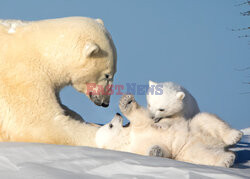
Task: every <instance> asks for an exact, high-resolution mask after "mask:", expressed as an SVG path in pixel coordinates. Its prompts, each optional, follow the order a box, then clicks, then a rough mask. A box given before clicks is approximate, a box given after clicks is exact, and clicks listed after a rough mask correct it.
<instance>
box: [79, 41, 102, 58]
mask: <svg viewBox="0 0 250 179" xmlns="http://www.w3.org/2000/svg"><path fill="white" fill-rule="evenodd" d="M99 50H100V48H99V47H98V45H96V44H95V43H92V42H87V43H86V44H85V46H84V49H83V54H84V56H85V57H91V56H92V55H94V54H96V53H98V52H99Z"/></svg>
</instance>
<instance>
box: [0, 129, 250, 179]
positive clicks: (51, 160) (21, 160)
mask: <svg viewBox="0 0 250 179" xmlns="http://www.w3.org/2000/svg"><path fill="white" fill-rule="evenodd" d="M249 129H250V128H248V129H246V130H243V131H244V133H245V136H244V137H243V139H242V140H241V141H240V142H239V143H238V144H237V145H236V146H235V147H234V148H233V150H234V151H235V152H236V155H237V159H236V164H235V165H234V168H222V167H212V166H204V165H195V164H190V163H185V162H179V161H175V160H171V159H165V158H156V157H146V156H140V155H136V154H130V153H125V152H117V151H111V150H103V149H95V148H90V147H74V146H63V145H49V144H38V143H0V178H8V179H11V178H23V179H29V178H32V179H33V178H35V179H43V178H44V179H45V178H46V179H48V178H53V179H54V178H60V179H64V178H65V179H66V178H71V179H75V178H143V179H144V178H145V179H147V178H225V179H229V178H250V134H249V133H248V132H249V131H250V130H249ZM245 131H246V132H245ZM247 131H248V132H247Z"/></svg>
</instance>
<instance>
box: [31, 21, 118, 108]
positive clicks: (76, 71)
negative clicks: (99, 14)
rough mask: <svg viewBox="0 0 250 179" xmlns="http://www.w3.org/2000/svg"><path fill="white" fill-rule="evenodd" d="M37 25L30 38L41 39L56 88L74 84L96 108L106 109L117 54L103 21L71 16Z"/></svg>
mask: <svg viewBox="0 0 250 179" xmlns="http://www.w3.org/2000/svg"><path fill="white" fill-rule="evenodd" d="M35 25H36V24H34V25H33V26H34V28H36V30H35V35H33V36H32V37H30V38H32V39H37V40H39V42H38V43H37V44H39V48H38V49H39V51H40V54H41V55H42V56H43V57H44V58H46V59H48V60H46V61H49V69H52V70H50V74H49V75H50V78H51V79H52V80H53V81H56V82H54V83H55V84H54V85H56V88H59V89H60V88H62V87H64V86H66V85H72V86H73V87H74V88H75V89H76V90H78V91H79V92H81V93H84V94H86V96H87V97H88V98H89V99H90V100H91V101H93V102H94V103H95V104H96V105H98V106H103V107H107V106H108V105H109V100H110V94H109V89H110V87H111V85H112V82H113V78H114V75H115V73H116V60H117V55H116V49H115V46H114V43H113V40H112V38H111V36H110V34H109V32H108V31H107V30H106V28H105V27H104V24H103V21H102V20H100V19H92V18H85V17H69V18H59V19H53V20H45V21H41V22H40V24H39V25H40V26H37V27H36V26H35ZM38 27H39V29H38ZM40 29H41V30H40ZM40 32H41V33H40ZM34 36H35V37H34ZM51 71H52V72H53V74H52V72H51ZM52 80H51V81H52Z"/></svg>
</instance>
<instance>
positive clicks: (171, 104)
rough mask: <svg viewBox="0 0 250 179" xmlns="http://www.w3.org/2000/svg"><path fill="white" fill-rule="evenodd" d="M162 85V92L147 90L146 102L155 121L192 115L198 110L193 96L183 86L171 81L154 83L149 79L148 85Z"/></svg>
mask: <svg viewBox="0 0 250 179" xmlns="http://www.w3.org/2000/svg"><path fill="white" fill-rule="evenodd" d="M156 86H161V87H162V94H159V95H156V94H152V93H150V92H148V94H147V103H148V109H149V111H150V113H151V116H152V118H153V119H154V120H155V121H156V122H157V121H159V120H160V119H161V118H166V117H174V116H175V117H177V116H178V117H184V118H186V119H189V118H192V117H194V116H195V115H196V114H198V113H199V112H200V109H199V107H198V104H197V102H196V100H195V98H194V97H193V96H192V95H191V94H190V93H189V91H188V90H186V89H185V88H184V87H182V86H180V85H178V84H176V83H173V82H165V83H156V82H153V81H149V87H150V88H152V89H154V87H156Z"/></svg>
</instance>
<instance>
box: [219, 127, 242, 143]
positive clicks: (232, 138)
mask: <svg viewBox="0 0 250 179" xmlns="http://www.w3.org/2000/svg"><path fill="white" fill-rule="evenodd" d="M242 136H243V132H241V131H238V130H235V129H232V130H231V131H230V132H229V133H228V134H227V135H226V137H225V138H224V139H223V140H224V142H225V144H227V145H234V144H236V143H237V142H239V141H240V139H241V137H242Z"/></svg>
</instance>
